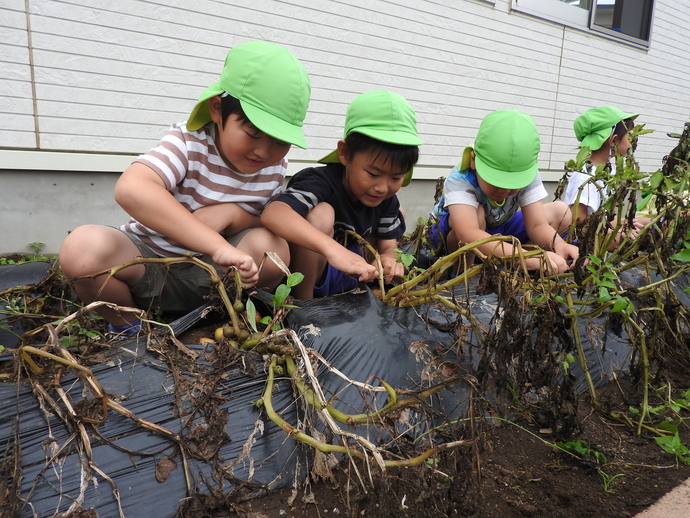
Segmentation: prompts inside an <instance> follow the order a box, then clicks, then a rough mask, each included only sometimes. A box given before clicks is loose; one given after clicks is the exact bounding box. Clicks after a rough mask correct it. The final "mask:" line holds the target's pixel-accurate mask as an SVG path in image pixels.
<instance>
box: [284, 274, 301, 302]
mask: <svg viewBox="0 0 690 518" xmlns="http://www.w3.org/2000/svg"><path fill="white" fill-rule="evenodd" d="M303 280H304V274H303V273H300V272H294V273H291V274H290V275H289V276H288V278H287V281H286V283H287V285H288V286H289V287H290V288H293V287H295V286H297V285H298V284H299V283H300V282H302V281H303ZM283 300H285V299H283Z"/></svg>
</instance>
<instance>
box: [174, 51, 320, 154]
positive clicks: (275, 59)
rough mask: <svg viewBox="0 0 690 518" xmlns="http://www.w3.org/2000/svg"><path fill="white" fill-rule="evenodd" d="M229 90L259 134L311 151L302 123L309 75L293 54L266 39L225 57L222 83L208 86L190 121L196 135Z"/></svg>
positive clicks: (307, 96)
mask: <svg viewBox="0 0 690 518" xmlns="http://www.w3.org/2000/svg"><path fill="white" fill-rule="evenodd" d="M223 92H227V93H228V94H230V95H231V96H233V97H235V98H237V99H239V101H240V105H241V106H242V110H244V113H245V115H246V116H247V117H248V118H249V120H250V121H251V122H252V124H254V126H256V127H257V128H258V129H259V130H261V131H263V132H264V133H266V134H267V135H270V136H271V137H273V138H275V139H278V140H281V141H283V142H288V143H290V144H294V145H296V146H299V147H301V148H306V147H307V146H306V143H305V141H304V132H303V131H302V124H303V122H304V117H305V116H306V114H307V107H308V106H309V97H310V94H311V86H310V83H309V76H308V75H307V71H306V70H305V69H304V66H302V63H300V62H299V61H298V60H297V58H296V57H295V56H293V55H292V53H290V51H289V50H287V49H285V48H283V47H281V46H280V45H276V44H274V43H269V42H266V41H250V42H247V43H242V44H240V45H237V46H236V47H234V48H233V49H232V50H230V52H228V55H227V57H226V58H225V66H224V67H223V71H222V72H221V74H220V81H218V82H217V83H215V84H213V85H211V86H209V87H208V88H207V89H206V90H204V92H203V93H202V94H201V97H199V101H198V102H197V104H196V106H194V109H193V110H192V113H191V115H190V116H189V119H188V120H187V129H189V130H191V131H194V130H197V129H199V128H201V127H202V126H203V125H204V124H206V123H207V122H209V121H210V120H211V114H210V112H209V107H208V102H207V101H208V100H209V99H210V98H211V97H214V96H216V95H221V94H222V93H223Z"/></svg>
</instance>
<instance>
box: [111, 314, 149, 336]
mask: <svg viewBox="0 0 690 518" xmlns="http://www.w3.org/2000/svg"><path fill="white" fill-rule="evenodd" d="M140 332H141V320H140V319H138V318H137V319H136V320H135V321H134V322H130V323H129V324H125V325H123V326H115V325H113V324H108V332H107V333H106V336H107V337H108V339H109V340H124V339H125V338H129V337H131V336H134V335H136V334H138V333H140Z"/></svg>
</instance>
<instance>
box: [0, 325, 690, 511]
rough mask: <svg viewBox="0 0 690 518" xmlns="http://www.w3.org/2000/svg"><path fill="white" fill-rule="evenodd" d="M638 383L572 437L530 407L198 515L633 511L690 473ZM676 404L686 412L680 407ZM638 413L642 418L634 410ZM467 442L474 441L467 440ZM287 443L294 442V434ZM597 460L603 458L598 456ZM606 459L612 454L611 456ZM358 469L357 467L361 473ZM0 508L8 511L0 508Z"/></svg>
mask: <svg viewBox="0 0 690 518" xmlns="http://www.w3.org/2000/svg"><path fill="white" fill-rule="evenodd" d="M215 328H216V325H213V324H212V325H208V326H205V327H203V326H202V327H196V328H193V329H191V330H189V331H187V332H185V333H183V334H182V335H181V336H179V337H178V338H179V339H180V341H181V342H182V343H184V344H198V343H201V338H208V337H212V336H213V334H214V330H215ZM663 373H664V374H663V378H661V379H655V380H653V383H652V386H655V387H663V386H666V387H671V388H672V389H673V392H672V394H673V395H674V396H673V398H674V399H675V397H676V395H677V394H680V393H681V392H683V391H685V390H687V389H690V366H689V365H688V364H687V363H685V362H681V361H677V362H671V361H669V362H668V363H667V364H666V365H665V369H664V371H663ZM664 394H666V393H665V392H663V391H660V392H659V393H657V392H652V393H651V396H652V400H651V401H650V404H651V405H653V406H656V407H658V408H660V409H661V410H659V413H658V414H655V417H658V420H657V421H656V422H657V423H658V422H661V421H662V420H663V419H664V418H673V419H675V421H676V422H679V421H680V425H679V437H680V443H681V444H680V445H681V447H684V446H683V445H689V444H690V427H687V426H686V425H685V424H684V423H683V418H685V419H688V418H690V408H689V407H690V402H687V403H688V404H687V406H686V407H685V408H682V409H680V410H679V411H677V412H675V413H674V412H672V411H671V410H669V408H668V403H669V398H668V397H666V399H664ZM640 400H641V399H640V390H639V386H638V385H636V384H635V383H633V381H632V380H630V379H619V380H618V381H617V382H616V383H615V384H611V385H610V386H607V387H605V388H603V389H601V390H600V391H599V405H598V406H596V408H595V405H593V404H592V401H591V400H590V397H589V396H588V395H587V394H584V395H581V396H579V398H578V400H577V402H576V404H575V405H574V407H575V408H576V412H577V421H578V423H579V426H578V427H575V428H574V429H575V430H576V431H575V432H574V433H573V434H572V435H570V436H568V437H562V436H556V434H554V433H553V432H552V431H551V430H550V429H549V428H548V425H546V424H544V423H543V422H542V423H540V422H539V416H538V412H532V411H531V410H530V409H529V408H523V409H521V412H515V413H514V415H517V418H516V419H514V421H512V422H511V423H508V422H505V421H478V422H477V423H476V424H475V426H474V427H473V428H472V430H471V435H472V436H471V437H469V439H470V444H469V445H463V446H459V447H457V448H455V449H450V450H446V451H442V452H440V453H438V454H437V455H435V456H434V457H433V458H431V459H429V460H428V461H427V462H426V463H424V464H422V465H420V466H417V467H409V468H389V469H388V470H387V472H386V473H381V472H380V471H378V470H377V468H376V466H375V465H374V464H373V463H372V464H369V465H363V464H362V463H356V464H355V463H348V462H344V463H342V464H340V465H338V466H336V467H335V468H334V470H333V473H334V475H333V478H331V479H325V480H324V479H318V480H307V481H305V483H304V485H303V486H302V487H300V488H298V489H296V490H294V491H290V490H287V491H275V492H271V493H268V494H264V495H262V496H259V497H255V498H252V499H245V500H234V501H233V503H232V504H228V505H224V506H223V508H222V509H210V508H206V509H204V510H203V511H202V512H200V513H197V514H184V516H195V517H209V518H211V517H214V518H218V517H242V518H274V517H284V516H289V517H295V518H317V517H318V518H323V517H328V516H343V517H361V516H372V517H446V516H447V517H456V516H457V517H476V518H480V517H481V518H494V517H500V518H508V517H549V518H552V517H559V518H576V517H577V518H580V517H587V516H592V517H607V518H619V517H621V518H622V517H631V516H635V515H637V514H638V513H640V512H642V511H643V510H644V509H646V508H647V507H649V506H650V505H651V504H653V503H654V502H656V501H657V500H658V499H659V498H661V497H662V496H663V495H664V494H666V493H667V492H668V491H670V490H671V489H672V488H674V487H676V486H678V485H679V484H681V483H682V482H683V481H684V480H686V479H688V478H690V466H689V465H688V464H687V463H686V462H684V459H683V458H681V457H682V456H683V454H684V455H685V457H684V458H685V460H688V461H689V462H690V453H688V452H687V450H686V451H685V452H683V451H679V453H680V454H681V455H680V456H679V457H678V458H677V457H676V455H674V454H672V453H667V452H666V451H664V450H663V449H662V448H661V447H660V446H659V445H658V444H657V443H656V441H655V434H654V433H652V432H651V431H650V430H648V429H646V428H642V429H641V430H640V432H639V433H638V431H637V427H636V426H634V423H633V424H632V425H631V423H625V422H624V418H623V417H621V418H620V419H618V420H617V419H614V418H613V417H612V416H615V415H620V416H631V414H630V413H629V411H628V409H629V407H631V406H639V403H640ZM676 410H678V409H676ZM633 418H634V416H633ZM465 438H466V439H467V437H465ZM287 440H289V439H287ZM555 441H563V442H565V443H566V444H577V445H585V446H586V447H587V448H588V450H589V452H590V453H591V452H594V453H595V454H596V455H597V456H598V457H596V458H595V457H593V456H592V455H589V456H585V457H584V458H582V457H576V456H574V455H570V454H567V453H565V452H563V451H561V450H558V449H557V448H555V447H554V445H553V444H554V442H555ZM597 458H598V460H599V462H598V463H597V462H596V460H597ZM604 459H605V460H604ZM355 468H356V469H355ZM0 514H2V513H1V512H0Z"/></svg>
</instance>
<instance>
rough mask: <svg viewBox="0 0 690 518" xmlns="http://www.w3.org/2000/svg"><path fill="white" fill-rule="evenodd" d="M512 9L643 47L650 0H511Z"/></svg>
mask: <svg viewBox="0 0 690 518" xmlns="http://www.w3.org/2000/svg"><path fill="white" fill-rule="evenodd" d="M513 9H514V10H516V11H522V12H525V13H528V14H532V15H535V16H539V17H541V18H546V19H549V20H553V21H555V22H559V23H562V24H564V25H568V26H570V27H576V28H580V29H588V30H591V31H595V32H598V33H601V34H606V35H607V36H610V37H613V38H617V39H623V40H625V41H628V42H631V43H635V44H638V45H642V46H645V47H646V46H649V39H650V35H651V32H652V16H653V13H654V0H513Z"/></svg>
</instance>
